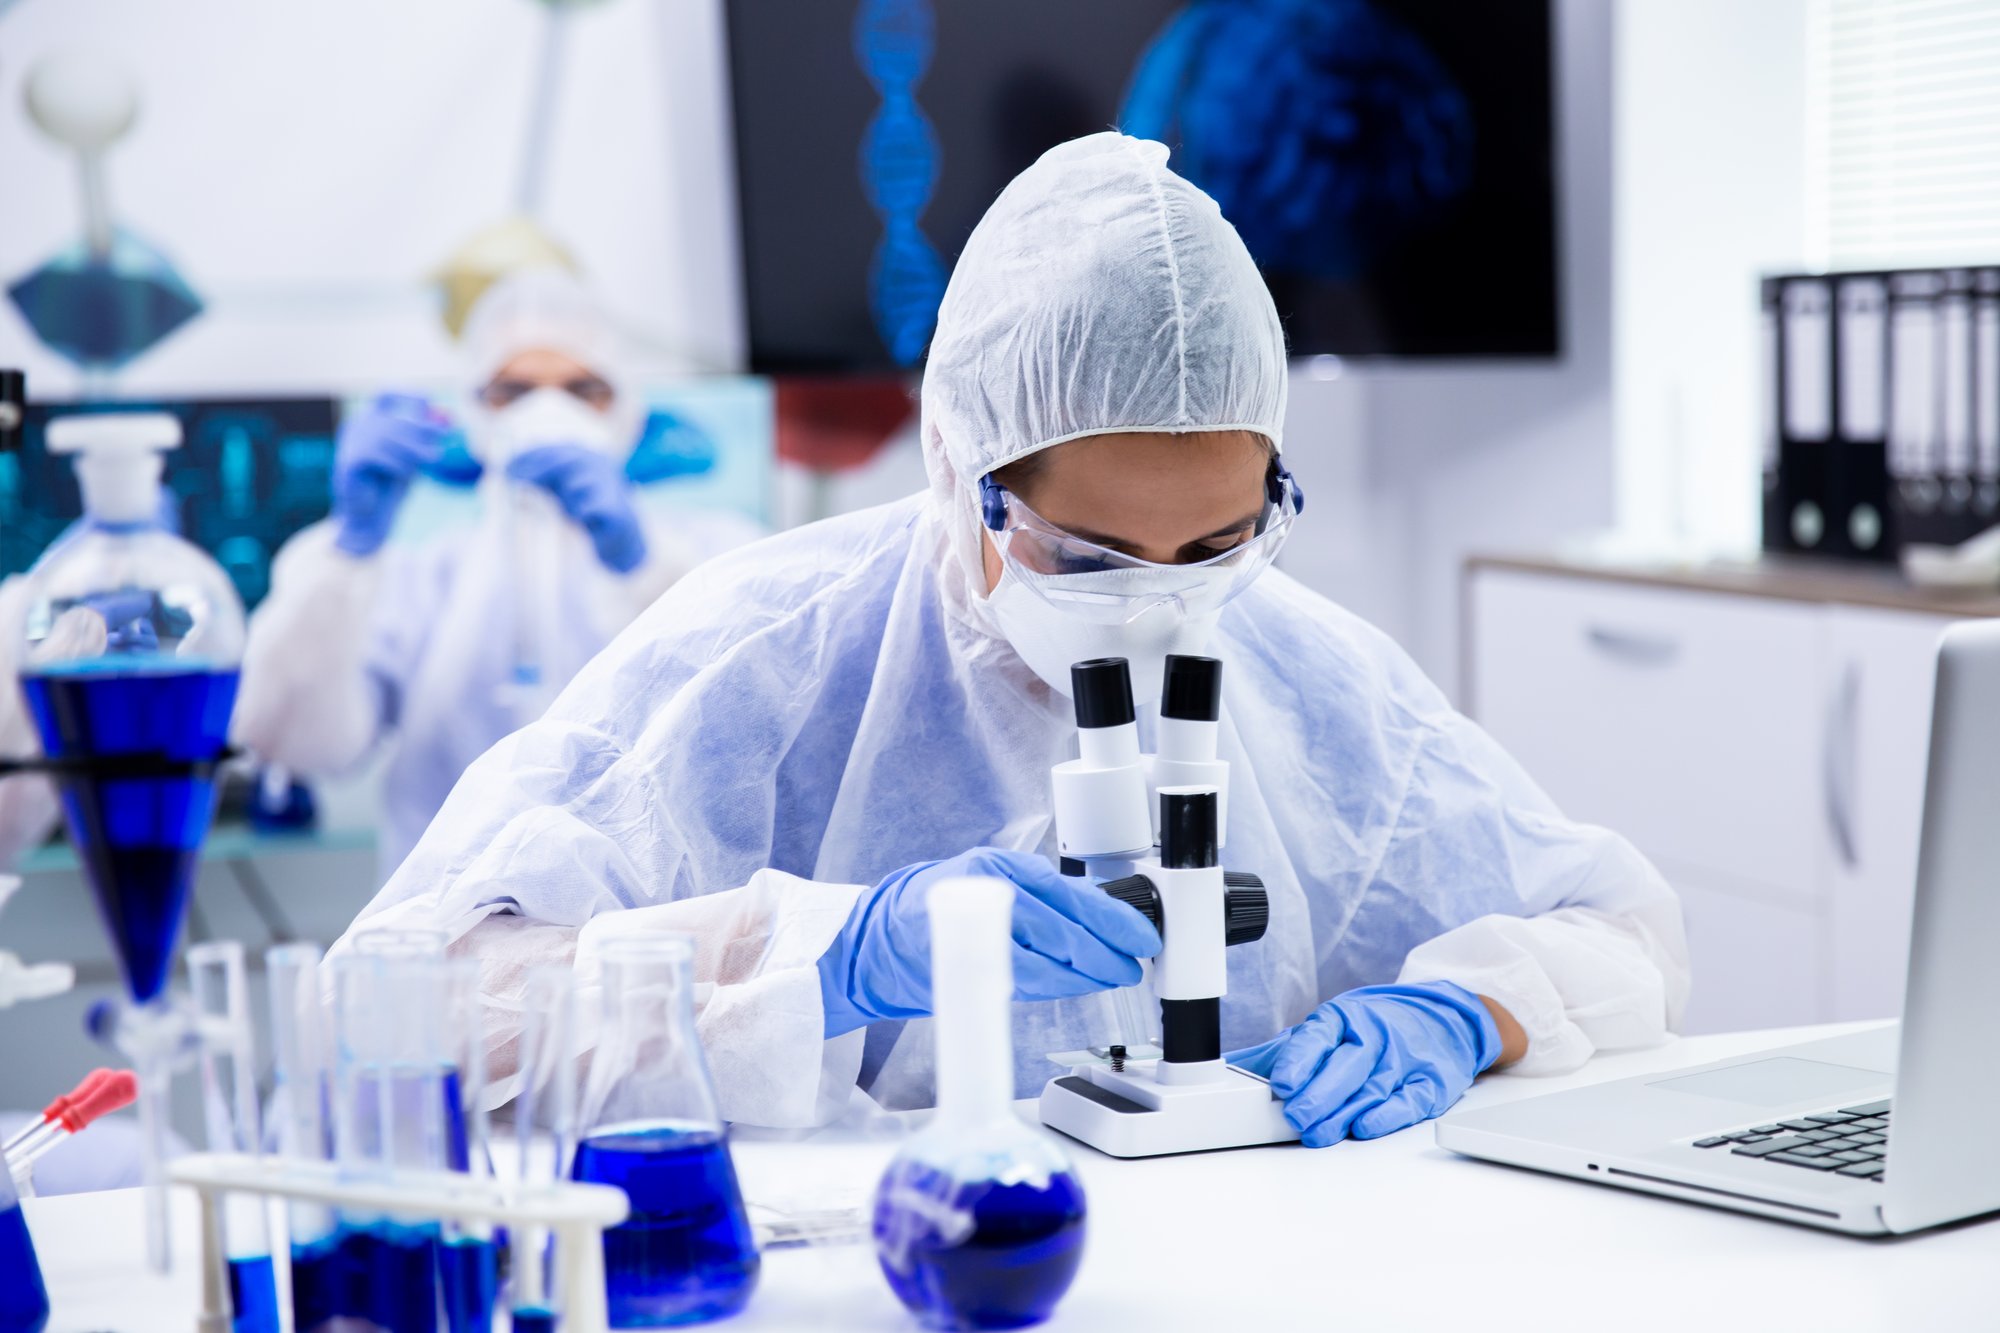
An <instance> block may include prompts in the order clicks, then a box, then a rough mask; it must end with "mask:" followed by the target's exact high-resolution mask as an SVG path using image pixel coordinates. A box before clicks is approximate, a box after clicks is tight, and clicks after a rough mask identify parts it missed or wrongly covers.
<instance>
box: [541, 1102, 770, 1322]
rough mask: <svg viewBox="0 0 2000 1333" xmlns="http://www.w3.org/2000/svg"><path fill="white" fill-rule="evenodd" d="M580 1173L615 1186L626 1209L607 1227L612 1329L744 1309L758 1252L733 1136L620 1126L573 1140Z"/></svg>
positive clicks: (607, 1284) (699, 1319) (579, 1177)
mask: <svg viewBox="0 0 2000 1333" xmlns="http://www.w3.org/2000/svg"><path fill="white" fill-rule="evenodd" d="M571 1175H572V1176H573V1177H574V1178H575V1179H577V1180H586V1181H594V1182H597V1183H599V1184H604V1185H616V1186H618V1187H619V1188H620V1189H622V1190H624V1191H625V1194H626V1196H627V1197H628V1198H629V1199H630V1200H631V1201H632V1213H631V1216H630V1217H628V1218H627V1219H626V1220H625V1221H624V1222H621V1223H619V1224H618V1225H617V1226H615V1227H613V1228H612V1229H611V1230H609V1231H607V1232H605V1233H604V1277H605V1295H606V1298H607V1300H608V1302H609V1304H610V1307H611V1326H612V1327H613V1328H664V1327H668V1326H670V1325H675V1324H695V1323H701V1322H704V1321H706V1320H710V1319H720V1318H722V1317H723V1316H725V1315H731V1314H734V1313H736V1312H737V1311H738V1310H740V1309H742V1308H743V1305H744V1303H745V1302H746V1301H748V1300H749V1299H750V1292H751V1290H752V1289H753V1288H755V1286H756V1285H757V1272H758V1267H759V1260H758V1257H757V1246H756V1242H755V1241H754V1240H752V1239H751V1235H750V1222H749V1219H748V1218H747V1217H746V1216H745V1215H744V1212H743V1196H742V1194H741V1193H740V1192H739V1191H738V1189H737V1186H736V1168H735V1167H734V1166H733V1165H731V1163H730V1160H729V1145H728V1144H727V1143H726V1142H725V1141H724V1140H723V1138H722V1136H721V1135H719V1134H717V1133H715V1132H714V1131H712V1130H707V1129H702V1130H692V1129H688V1128H686V1127H685V1126H676V1125H634V1126H630V1127H624V1126H620V1127H616V1128H613V1129H611V1130H609V1131H608V1132H599V1133H596V1134H592V1135H590V1136H589V1137H588V1138H585V1139H584V1140H583V1142H582V1143H580V1144H579V1145H578V1146H577V1150H576V1165H575V1167H574V1168H573V1170H572V1171H571Z"/></svg>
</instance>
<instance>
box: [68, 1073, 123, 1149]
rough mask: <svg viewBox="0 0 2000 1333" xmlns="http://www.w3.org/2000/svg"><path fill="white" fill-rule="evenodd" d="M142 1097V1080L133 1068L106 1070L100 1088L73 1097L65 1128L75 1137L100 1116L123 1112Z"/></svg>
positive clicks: (98, 1086) (80, 1089)
mask: <svg viewBox="0 0 2000 1333" xmlns="http://www.w3.org/2000/svg"><path fill="white" fill-rule="evenodd" d="M138 1098H139V1077H138V1075H136V1074H134V1073H133V1072H132V1071H131V1070H129V1069H114V1070H109V1071H106V1077H105V1078H103V1079H102V1080H100V1081H99V1082H98V1084H97V1086H96V1087H94V1088H92V1089H90V1090H89V1091H88V1092H85V1091H84V1090H83V1089H82V1088H81V1087H79V1088H78V1089H77V1092H76V1093H75V1094H72V1096H71V1099H70V1104H69V1109H68V1111H67V1112H65V1113H64V1115H63V1128H64V1129H67V1130H68V1131H69V1132H70V1133H72V1134H74V1133H76V1132H77V1131H78V1130H80V1129H82V1128H83V1127H84V1126H85V1125H88V1124H89V1123H90V1122H91V1121H93V1120H95V1119H97V1118H98V1117H99V1116H103V1115H109V1114H111V1113H112V1112H113V1111H122V1110H124V1109H125V1108H126V1107H128V1106H130V1105H131V1104H132V1103H133V1102H135V1101H137V1100H138Z"/></svg>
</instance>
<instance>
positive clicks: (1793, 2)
mask: <svg viewBox="0 0 2000 1333" xmlns="http://www.w3.org/2000/svg"><path fill="white" fill-rule="evenodd" d="M1808 9H1809V0H1758V3H1755V4H1745V3H1743V0H1623V3H1622V4H1621V5H1620V7H1619V10H1618V22H1617V32H1616V37H1615V41H1614V47H1615V53H1616V60H1615V69H1616V72H1617V80H1616V95H1615V99H1614V103H1613V107H1612V123H1613V126H1614V130H1613V134H1614V143H1615V147H1614V150H1613V152H1614V157H1615V160H1616V162H1617V169H1616V171H1615V172H1614V173H1613V186H1614V203H1613V213H1614V216H1615V219H1616V222H1615V227H1614V239H1613V256H1614V258H1613V264H1614V269H1615V273H1616V285H1615V300H1614V306H1615V310H1616V314H1615V320H1614V325H1613V329H1612V334H1613V337H1612V346H1613V349H1614V357H1613V372H1612V374H1613V384H1614V387H1615V396H1616V426H1617V437H1618V516H1619V520H1620V526H1621V528H1622V529H1624V530H1625V531H1627V532H1628V533H1630V534H1632V535H1633V536H1635V537H1636V538H1639V539H1641V540H1644V541H1649V542H1652V543H1655V544H1659V545H1662V546H1664V547H1666V548H1668V549H1679V550H1683V551H1687V552H1689V553H1699V552H1702V551H1708V550H1714V549H1718V548H1720V549H1730V548H1739V547H1740V548H1748V547H1753V546H1754V545H1755V544H1756V541H1757V535H1758V523H1759V517H1758V497H1759V495H1760V493H1761V492H1760V487H1759V482H1758V471H1759V467H1760V461H1759V459H1760V454H1759V448H1758V435H1757V404H1758V401H1759V395H1760V392H1761V391H1760V387H1759V374H1760V371H1759V367H1758V357H1757V349H1756V329H1757V278H1758V277H1759V275H1760V274H1763V273H1767V272H1773V271H1778V270H1784V269H1795V268H1799V267H1801V266H1803V265H1804V261H1805V260H1806V258H1807V255H1806V245H1807V235H1808V232H1807V220H1808V219H1807V208H1808V190H1807V181H1808V173H1807V140H1806V129H1807V116H1806V111H1807V101H1806V92H1807V40H1806V35H1807V19H1808Z"/></svg>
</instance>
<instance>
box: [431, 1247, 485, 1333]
mask: <svg viewBox="0 0 2000 1333" xmlns="http://www.w3.org/2000/svg"><path fill="white" fill-rule="evenodd" d="M438 1285H439V1286H440V1287H442V1288H443V1289H444V1319H445V1326H446V1327H447V1328H449V1329H450V1330H451V1333H490V1330H491V1329H492V1327H493V1303H494V1300H495V1298H496V1297H497V1296H498V1294H499V1290H500V1255H499V1251H498V1250H497V1249H496V1248H495V1246H494V1244H493V1242H492V1241H490V1240H476V1239H471V1238H466V1239H460V1240H448V1241H446V1242H445V1243H444V1244H442V1245H440V1246H438Z"/></svg>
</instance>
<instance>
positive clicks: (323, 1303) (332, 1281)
mask: <svg viewBox="0 0 2000 1333" xmlns="http://www.w3.org/2000/svg"><path fill="white" fill-rule="evenodd" d="M264 972H265V976H266V978H267V980H268V982H269V986H270V998H271V1112H270V1122H271V1131H272V1140H273V1142H274V1144H275V1145H276V1148H277V1152H278V1155H279V1156H281V1157H290V1158H295V1159H300V1160H303V1161H309V1162H321V1161H325V1160H327V1158H328V1157H329V1155H330V1153H331V1151H332V1146H333V1143H332V1139H331V1138H330V1137H329V1135H328V1131H327V1123H326V1099H327V1095H328V1093H329V1092H330V1091H331V1086H330V1080H329V1078H328V1071H327V1064H326V1059H327V1046H326V1036H325V1024H324V1023H323V1022H322V1019H321V1015H322V1003H321V998H320V980H319V979H320V951H319V947H318V946H317V945H312V944H280V945H278V946H276V947H275V948H272V949H270V950H269V951H267V952H266V953H265V955H264ZM285 1220H286V1230H287V1231H288V1233H289V1240H290V1243H291V1274H292V1329H293V1330H294V1333H313V1331H314V1330H315V1329H319V1328H321V1327H322V1326H324V1325H325V1324H327V1323H328V1322H329V1321H331V1320H332V1319H333V1318H334V1317H335V1316H336V1314H337V1313H338V1312H339V1306H340V1304H341V1295H340V1290H341V1285H342V1282H343V1275H342V1273H341V1269H340V1263H339V1260H340V1254H339V1249H340V1235H339V1232H338V1229H337V1228H336V1226H335V1223H334V1216H333V1210H332V1209H331V1208H328V1207H327V1206H326V1205H325V1204H321V1203H312V1202H304V1201H301V1202H294V1203H290V1204H287V1205H286V1209H285Z"/></svg>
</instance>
